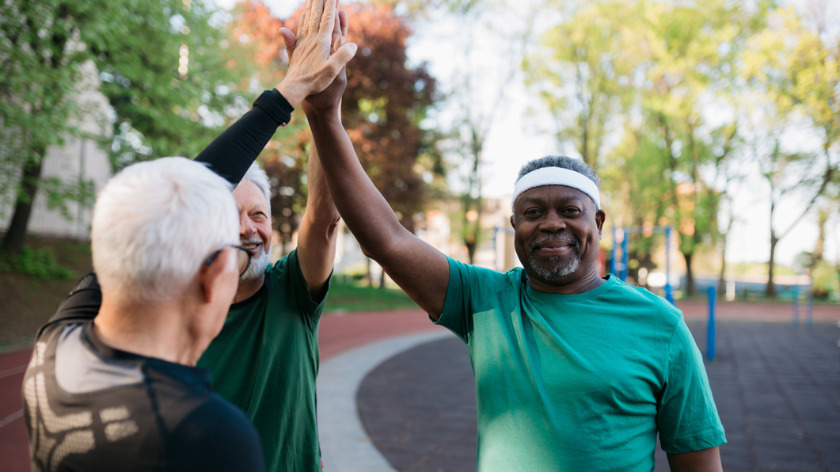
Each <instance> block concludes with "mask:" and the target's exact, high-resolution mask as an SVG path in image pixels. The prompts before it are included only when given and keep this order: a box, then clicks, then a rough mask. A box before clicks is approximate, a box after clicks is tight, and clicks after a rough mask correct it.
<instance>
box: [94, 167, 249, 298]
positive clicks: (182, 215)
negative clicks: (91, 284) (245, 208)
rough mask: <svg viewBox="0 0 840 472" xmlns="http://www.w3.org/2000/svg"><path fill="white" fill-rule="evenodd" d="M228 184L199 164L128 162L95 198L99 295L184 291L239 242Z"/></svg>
mask: <svg viewBox="0 0 840 472" xmlns="http://www.w3.org/2000/svg"><path fill="white" fill-rule="evenodd" d="M238 235H239V216H238V212H237V209H236V203H235V202H234V200H233V196H232V195H231V192H230V184H229V183H228V182H227V181H226V180H225V179H223V178H222V177H220V176H218V175H217V174H215V173H214V172H213V171H211V170H209V169H208V168H207V167H205V166H204V165H202V164H200V163H198V162H195V161H192V160H189V159H186V158H183V157H166V158H161V159H156V160H153V161H147V162H141V163H137V164H133V165H131V166H129V167H126V168H125V169H124V170H122V171H121V172H120V173H118V174H117V175H116V176H114V177H113V178H112V179H111V180H110V181H108V183H107V184H106V185H105V187H104V188H103V189H102V191H101V192H100V193H99V196H98V197H97V200H96V204H95V206H94V210H93V221H92V228H91V251H92V253H93V267H94V270H95V271H96V273H97V276H98V278H99V282H100V284H101V285H102V289H103V292H111V293H115V294H116V295H117V296H118V297H121V298H122V299H124V300H128V301H134V302H147V301H164V302H165V301H170V300H174V299H176V298H178V297H180V296H182V294H183V292H184V291H185V290H186V289H187V287H188V286H189V284H190V283H192V281H193V280H194V278H195V275H196V273H197V272H198V271H199V270H200V268H201V265H202V263H203V262H204V260H205V259H206V258H207V257H208V256H210V254H211V253H212V252H213V251H215V250H217V249H220V248H222V247H223V246H224V245H226V244H237V243H238V240H239V237H238Z"/></svg>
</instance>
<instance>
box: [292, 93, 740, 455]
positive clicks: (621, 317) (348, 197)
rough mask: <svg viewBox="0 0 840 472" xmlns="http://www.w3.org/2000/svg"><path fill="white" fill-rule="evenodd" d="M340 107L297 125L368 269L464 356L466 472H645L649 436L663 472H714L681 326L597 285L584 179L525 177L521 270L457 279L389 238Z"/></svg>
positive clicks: (546, 166) (420, 249)
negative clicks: (470, 449) (471, 387)
mask: <svg viewBox="0 0 840 472" xmlns="http://www.w3.org/2000/svg"><path fill="white" fill-rule="evenodd" d="M338 92H339V91H337V90H334V89H331V90H330V93H331V94H332V102H331V103H327V102H326V101H325V102H322V103H321V104H319V106H317V107H315V108H313V109H310V110H308V111H307V118H308V120H309V123H310V127H311V129H312V132H313V136H314V139H315V143H316V144H317V146H318V150H319V152H320V153H321V156H322V160H323V165H324V173H325V175H326V178H327V183H328V185H329V189H330V192H331V194H332V195H333V196H334V198H335V202H336V205H337V207H338V210H339V212H340V214H341V216H342V218H344V220H345V222H346V224H347V226H348V227H349V228H350V230H351V231H352V232H353V234H354V235H355V236H356V239H357V240H358V241H359V243H360V245H361V247H362V249H363V251H364V252H365V254H367V255H368V256H369V257H371V258H373V259H374V260H376V261H377V262H378V263H379V264H380V265H381V266H382V267H383V268H384V269H385V271H386V272H387V273H388V275H389V276H390V277H391V278H392V279H393V280H394V281H395V282H396V283H397V284H399V285H400V287H402V288H403V290H405V292H406V293H407V294H408V295H409V296H411V298H412V299H414V301H415V302H417V304H418V305H420V307H422V308H423V309H424V310H425V311H426V312H427V313H428V314H429V316H430V317H431V319H432V320H433V321H435V322H436V323H439V324H441V325H443V326H446V327H447V328H449V329H450V330H452V331H453V332H454V333H456V334H457V335H458V336H459V337H460V338H461V339H462V340H464V341H465V342H466V344H467V347H468V349H469V353H470V358H471V362H472V366H473V370H474V372H475V382H476V397H477V405H478V469H479V470H481V471H510V470H572V471H580V470H586V471H595V470H610V471H616V470H621V471H630V470H633V471H636V470H644V471H650V470H653V468H654V450H655V446H656V438H657V435H659V437H660V442H661V444H662V447H663V449H664V450H665V451H666V452H667V453H668V460H669V463H670V465H671V469H672V470H676V471H701V470H702V471H719V470H722V466H721V462H720V453H719V450H718V446H719V445H720V444H723V443H724V442H725V441H726V439H725V437H724V432H723V427H722V425H721V423H720V419H719V417H718V414H717V410H716V408H715V404H714V400H713V398H712V394H711V389H710V388H709V384H708V379H707V377H706V372H705V368H704V366H703V361H702V357H701V356H700V353H699V350H698V349H697V346H696V345H695V343H694V340H693V339H692V337H691V334H690V333H689V331H688V329H687V328H686V325H685V321H684V320H683V318H682V314H681V313H680V311H679V310H677V309H676V308H675V307H673V306H671V305H670V304H669V303H667V302H665V301H664V300H662V299H661V298H659V297H657V296H655V295H653V294H651V293H650V292H647V291H646V290H644V289H639V288H636V287H632V286H629V285H627V284H625V283H623V282H621V281H620V280H617V279H616V277H615V276H611V275H610V276H607V277H600V276H599V275H598V272H597V260H598V251H599V240H600V238H601V232H602V228H603V225H604V220H605V218H606V213H605V212H604V210H603V209H602V208H601V205H600V191H599V187H598V179H597V176H596V175H595V173H594V172H593V171H592V170H591V169H590V168H589V167H588V166H586V165H585V164H584V163H583V162H582V161H580V160H576V159H570V158H567V157H547V158H543V159H538V160H535V161H532V162H530V163H529V164H526V165H525V166H524V167H523V169H522V171H521V172H520V177H519V179H518V180H517V182H516V185H515V189H514V196H513V215H512V216H511V218H510V222H511V226H512V227H513V229H514V232H515V237H514V239H515V243H514V244H515V248H516V252H517V255H518V257H519V260H520V261H521V263H522V265H523V268H516V269H513V270H511V271H509V272H506V273H499V272H496V271H492V270H488V269H482V268H478V267H473V266H469V265H466V264H462V263H459V262H457V261H454V260H452V259H451V258H448V257H447V256H445V255H444V254H443V253H442V252H440V251H439V250H437V249H435V248H433V247H431V246H430V245H428V244H426V243H425V242H423V241H422V240H420V239H418V238H417V237H415V236H414V235H413V234H411V233H410V232H409V231H407V230H406V229H405V228H404V227H403V226H402V225H401V224H400V223H399V221H398V220H397V218H396V217H395V215H394V213H393V211H392V210H391V208H390V206H389V205H388V202H387V201H386V200H385V199H384V198H383V197H382V195H381V194H380V193H379V192H378V191H377V189H376V188H375V187H374V186H373V184H372V182H371V181H370V179H369V178H368V176H367V175H366V174H365V172H364V170H363V168H362V167H361V165H360V164H359V160H358V159H357V157H356V155H355V152H354V149H353V146H352V144H351V142H350V140H349V138H348V136H347V133H346V132H345V130H344V129H343V127H342V125H341V121H340V118H339V104H340V93H338ZM322 105H323V106H322ZM446 394H447V392H446V391H443V390H442V391H441V392H440V395H441V396H446Z"/></svg>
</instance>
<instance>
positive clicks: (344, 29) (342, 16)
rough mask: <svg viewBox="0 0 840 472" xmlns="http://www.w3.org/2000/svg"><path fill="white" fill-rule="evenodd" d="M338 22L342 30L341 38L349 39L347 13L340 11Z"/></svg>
mask: <svg viewBox="0 0 840 472" xmlns="http://www.w3.org/2000/svg"><path fill="white" fill-rule="evenodd" d="M338 21H339V25H340V29H341V37H342V38H347V12H346V11H344V10H338Z"/></svg>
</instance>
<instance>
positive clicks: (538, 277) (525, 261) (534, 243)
mask: <svg viewBox="0 0 840 472" xmlns="http://www.w3.org/2000/svg"><path fill="white" fill-rule="evenodd" d="M513 208H514V211H513V216H511V225H512V226H513V228H514V231H515V235H514V247H515V248H516V254H517V256H519V260H520V261H521V262H522V266H523V267H524V269H525V271H526V273H527V274H528V276H529V277H530V278H532V279H534V280H535V281H538V282H539V283H543V284H547V285H550V286H561V285H568V284H572V283H575V282H576V281H578V280H581V279H582V278H584V277H586V276H589V275H592V274H593V273H594V274H595V275H596V276H597V262H598V250H599V245H598V243H599V241H600V239H601V229H602V227H603V223H604V212H603V211H600V210H596V209H595V204H594V202H593V201H592V199H591V198H589V196H588V195H586V194H585V193H583V192H581V191H579V190H577V189H574V188H571V187H566V186H562V185H546V186H542V187H534V188H532V189H530V190H527V191H526V192H523V193H522V194H521V195H520V196H519V197H518V198H517V199H516V202H515V203H514V207H513Z"/></svg>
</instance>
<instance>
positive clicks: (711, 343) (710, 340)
mask: <svg viewBox="0 0 840 472" xmlns="http://www.w3.org/2000/svg"><path fill="white" fill-rule="evenodd" d="M708 294H709V324H708V328H707V329H708V331H707V333H706V359H708V360H709V362H711V361H713V360H715V333H716V329H715V298H716V296H715V287H714V286H711V287H709V288H708Z"/></svg>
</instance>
